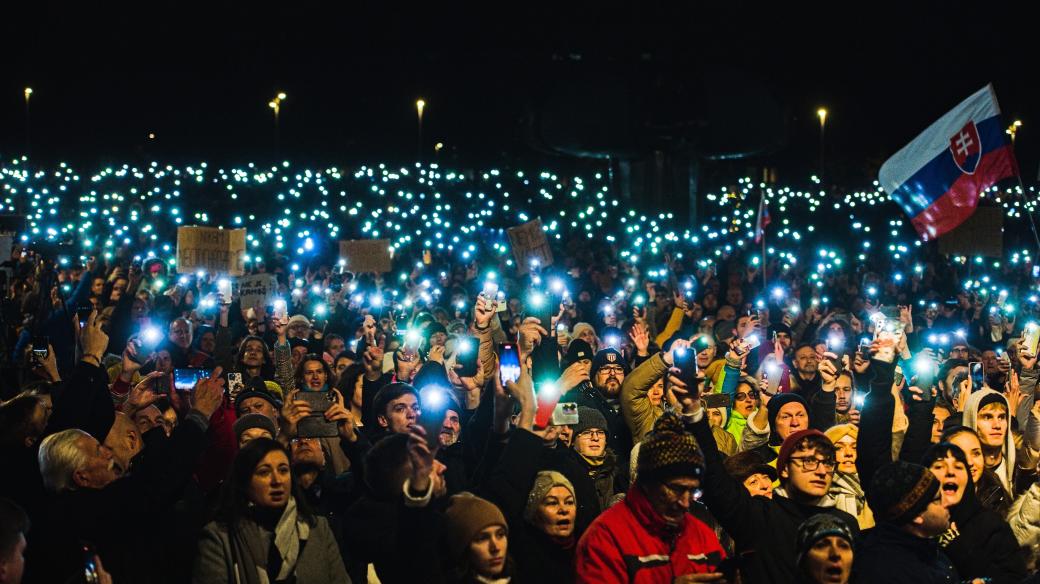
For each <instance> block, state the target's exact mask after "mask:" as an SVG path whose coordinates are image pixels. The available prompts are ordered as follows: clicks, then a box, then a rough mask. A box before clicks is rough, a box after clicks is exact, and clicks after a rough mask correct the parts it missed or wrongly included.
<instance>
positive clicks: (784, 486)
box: [680, 392, 859, 582]
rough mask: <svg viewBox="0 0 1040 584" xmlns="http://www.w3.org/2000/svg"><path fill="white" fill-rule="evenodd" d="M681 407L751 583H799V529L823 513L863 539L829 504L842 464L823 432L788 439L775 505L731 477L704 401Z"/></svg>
mask: <svg viewBox="0 0 1040 584" xmlns="http://www.w3.org/2000/svg"><path fill="white" fill-rule="evenodd" d="M680 403H681V405H682V411H683V417H684V420H685V421H686V426H687V428H688V429H689V430H690V431H691V432H692V433H693V435H694V437H695V438H696V439H697V443H698V444H700V445H701V447H702V448H703V450H704V458H705V465H706V471H705V474H704V481H703V482H704V484H703V488H704V502H705V503H706V504H707V506H708V510H709V511H711V513H712V515H714V516H715V518H716V519H717V520H718V522H719V524H720V525H722V527H723V528H724V529H725V530H726V532H727V533H728V534H729V535H730V537H732V538H733V541H734V542H735V543H736V549H737V552H738V553H740V554H741V555H742V556H744V557H745V560H744V562H743V565H742V568H741V571H742V573H743V576H744V581H745V582H794V581H796V580H798V569H797V566H796V565H795V556H796V555H797V554H796V551H797V550H796V549H795V541H796V535H797V532H798V526H799V525H800V524H801V523H802V522H803V521H805V520H806V519H808V518H809V517H811V516H813V515H816V514H817V513H828V514H831V515H834V516H836V517H837V518H838V519H840V520H842V521H844V522H845V524H846V525H848V526H849V529H850V530H851V531H852V533H854V534H857V535H858V533H859V526H858V524H857V521H856V519H855V518H854V517H852V516H851V515H849V514H848V513H846V512H844V511H840V510H838V509H836V508H834V506H833V502H831V501H830V500H829V498H828V490H829V489H830V486H831V481H832V480H833V477H834V469H835V467H836V466H837V461H836V458H835V449H834V444H832V443H831V441H830V439H828V438H827V436H826V435H824V434H823V433H822V432H820V431H819V430H814V429H802V430H798V431H796V432H793V433H791V434H790V435H788V436H787V437H786V438H785V439H784V441H783V444H781V446H780V451H779V453H778V456H777V460H776V469H777V474H778V475H779V477H780V487H779V488H777V489H776V490H775V491H774V492H773V497H772V498H771V499H769V498H766V497H762V496H752V495H751V494H750V493H749V492H748V490H747V489H746V488H745V487H744V485H743V484H741V483H740V482H738V481H737V480H736V479H734V478H733V477H732V476H731V475H730V474H729V473H727V472H726V468H725V466H724V464H723V460H722V455H721V454H720V453H719V450H718V447H717V446H716V445H715V441H714V440H713V439H712V434H711V428H710V427H709V426H708V420H707V416H705V415H704V408H703V406H702V404H701V400H700V395H698V394H696V393H695V392H690V393H689V394H686V395H684V396H682V397H681V398H680ZM803 409H804V408H803ZM803 428H804V426H803Z"/></svg>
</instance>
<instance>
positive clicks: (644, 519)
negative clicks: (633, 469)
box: [624, 485, 685, 542]
mask: <svg viewBox="0 0 1040 584" xmlns="http://www.w3.org/2000/svg"><path fill="white" fill-rule="evenodd" d="M624 504H625V505H627V506H628V508H629V510H631V511H632V515H634V516H635V518H636V521H638V522H639V524H640V525H642V526H643V527H644V528H645V529H646V530H647V531H648V532H650V534H651V535H653V536H654V537H656V538H658V539H660V540H662V541H667V542H671V541H674V540H675V538H677V537H678V536H679V534H681V533H682V530H683V527H684V526H685V522H683V524H680V525H671V524H670V523H668V522H666V521H665V520H664V518H663V517H661V515H660V514H659V513H658V512H657V511H654V507H653V505H651V504H650V500H649V499H647V498H646V494H645V493H644V492H643V489H641V488H640V487H639V486H638V485H632V487H631V488H629V489H628V494H627V495H626V496H625V501H624Z"/></svg>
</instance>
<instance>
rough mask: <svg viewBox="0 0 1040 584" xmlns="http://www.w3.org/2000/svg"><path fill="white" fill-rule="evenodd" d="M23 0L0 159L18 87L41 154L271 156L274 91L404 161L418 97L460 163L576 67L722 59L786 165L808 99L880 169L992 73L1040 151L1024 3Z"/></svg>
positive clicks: (583, 72)
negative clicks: (772, 131)
mask: <svg viewBox="0 0 1040 584" xmlns="http://www.w3.org/2000/svg"><path fill="white" fill-rule="evenodd" d="M23 4H29V6H21V7H20V8H16V9H13V10H15V12H13V13H11V14H10V15H9V17H6V18H5V21H4V23H3V25H2V26H3V27H4V28H3V33H4V34H3V37H2V39H0V46H2V49H3V53H2V54H3V55H4V61H5V62H6V65H5V67H4V74H3V76H2V78H3V81H0V128H3V131H2V132H0V152H3V153H4V154H5V155H9V154H12V153H14V152H16V151H20V150H21V149H22V147H23V146H24V144H25V129H24V128H25V111H24V100H23V98H22V89H23V88H24V87H25V86H26V85H31V86H32V87H33V88H34V94H33V97H32V101H31V131H32V148H33V152H34V154H35V155H37V156H38V157H41V158H43V159H50V160H53V159H64V160H72V161H83V162H93V161H98V160H101V161H121V160H125V159H127V157H134V156H136V155H141V156H158V157H160V158H164V159H171V160H191V159H194V160H199V159H217V160H229V161H233V162H240V161H245V160H265V159H271V158H273V156H274V131H273V121H272V112H271V110H270V109H269V108H268V107H267V102H268V100H269V99H270V98H271V97H272V96H273V95H274V94H275V93H276V92H277V91H278V90H282V91H285V92H286V93H288V96H289V97H288V100H287V101H286V103H285V104H284V107H283V110H282V120H281V122H282V124H281V138H282V139H281V149H282V155H283V156H289V157H294V158H298V159H305V158H309V159H313V160H319V161H335V160H342V161H362V160H368V161H374V160H381V159H396V158H407V157H408V156H410V155H412V154H413V153H414V152H415V148H416V127H415V126H416V120H415V117H416V116H415V106H414V101H415V98H416V97H418V96H422V97H424V98H425V99H426V100H427V101H428V102H429V106H428V109H427V111H426V117H425V133H426V137H427V140H426V141H427V142H428V143H432V142H433V141H434V140H437V139H442V140H444V142H445V143H447V144H448V145H449V146H450V147H451V148H452V149H453V150H454V152H455V155H456V156H457V157H458V159H460V160H478V159H479V160H488V159H492V160H493V159H495V158H496V157H497V158H503V157H509V156H519V157H521V158H525V157H526V158H531V159H536V160H545V159H546V157H545V156H543V155H542V154H538V153H535V152H534V150H532V149H531V148H530V147H529V145H528V144H527V142H526V141H525V140H524V132H523V130H522V124H521V122H522V121H523V120H524V119H525V116H526V115H527V114H528V113H529V112H530V111H532V110H534V111H537V109H538V107H537V104H538V102H539V96H543V95H544V93H545V92H546V91H549V88H551V87H559V86H560V85H561V83H563V81H561V80H565V79H566V78H567V76H568V75H570V74H574V75H575V76H576V77H577V78H582V79H586V80H587V79H590V78H591V79H595V78H596V77H597V76H600V75H607V76H610V77H612V78H620V79H622V80H625V79H627V80H629V81H631V82H632V83H636V84H638V83H642V82H643V80H645V79H652V80H653V81H652V83H653V84H657V85H661V86H663V87H665V88H666V90H667V88H669V87H681V88H683V89H682V91H678V92H675V93H676V94H677V95H680V96H689V95H697V94H699V93H700V92H707V91H713V92H721V93H722V94H724V93H725V91H726V89H725V88H720V87H706V86H705V85H704V83H703V82H702V81H692V80H693V79H699V78H700V77H699V74H700V73H701V72H703V71H704V70H706V69H708V68H713V67H725V68H729V69H734V70H738V71H741V72H743V73H746V75H747V76H748V78H749V79H754V80H755V81H756V82H760V83H761V84H762V86H763V87H765V88H767V89H768V93H769V96H770V98H771V99H774V100H775V101H776V102H778V103H779V104H780V105H781V107H782V108H783V110H784V112H785V120H784V121H785V123H786V124H787V128H788V135H787V140H786V142H787V145H786V146H785V147H784V148H782V149H779V150H778V151H776V152H774V153H772V154H770V155H769V156H766V157H762V158H760V159H757V160H759V161H763V162H766V163H771V164H776V165H779V166H780V167H781V168H783V169H784V170H786V171H787V172H788V173H789V174H796V173H801V172H803V171H807V170H808V169H810V168H812V166H813V164H814V163H815V160H816V157H817V153H818V132H819V126H818V122H817V120H816V118H815V110H816V108H817V107H818V106H819V105H825V106H827V107H828V108H829V110H830V112H831V114H830V117H829V119H828V125H827V145H828V156H829V159H833V160H834V161H835V162H834V164H836V165H843V166H848V167H857V168H860V167H862V168H867V167H869V166H871V165H873V166H874V167H876V165H877V164H878V163H879V162H880V161H881V160H882V159H883V158H884V156H886V155H887V154H891V153H893V152H895V150H897V149H898V148H899V147H901V146H902V145H903V144H905V143H906V142H908V141H909V140H910V139H911V138H913V136H915V135H916V134H917V133H918V132H919V131H921V130H922V129H923V128H924V127H926V126H927V125H928V124H929V123H931V122H932V121H934V120H935V119H937V118H938V117H939V116H940V115H942V114H943V113H944V112H945V111H946V110H948V109H949V108H951V107H952V106H954V105H955V104H956V103H957V102H958V101H960V100H961V99H963V98H965V97H967V96H968V95H969V94H971V93H972V92H973V91H975V90H977V89H978V88H980V87H982V86H983V85H985V83H987V82H990V81H992V82H993V83H994V84H995V86H996V89H997V95H998V97H999V98H1000V101H1001V107H1002V109H1003V111H1004V113H1005V116H1006V118H1007V119H1008V120H1010V119H1013V118H1015V117H1020V118H1021V119H1022V120H1023V122H1024V124H1025V125H1024V127H1023V129H1022V130H1021V133H1020V134H1019V138H1020V139H1019V144H1018V146H1019V158H1020V162H1021V163H1022V166H1023V169H1024V173H1025V175H1026V176H1027V179H1028V178H1031V177H1035V175H1036V168H1037V160H1038V158H1040V117H1038V116H1036V115H1035V114H1036V113H1037V105H1036V103H1037V97H1038V96H1037V91H1036V86H1037V84H1036V82H1035V81H1033V79H1035V78H1036V75H1037V59H1036V55H1037V54H1038V51H1037V49H1036V45H1035V39H1034V38H1033V37H1034V35H1032V34H1031V32H1030V31H1029V30H1028V29H1029V24H1028V21H1027V19H1026V15H1025V14H1017V15H1016V13H1015V10H1017V9H1011V8H1002V7H1001V6H1000V5H999V4H998V3H993V2H989V3H977V4H964V5H957V6H954V5H953V4H952V3H939V2H929V3H913V2H903V3H899V4H894V3H893V4H891V5H885V4H882V3H859V4H850V3H838V2H831V3H828V4H824V5H821V6H820V7H804V8H798V9H793V8H791V7H790V6H789V5H791V4H794V3H788V2H771V3H768V5H764V6H760V5H758V4H752V3H746V2H727V3H718V4H725V5H726V6H724V7H714V8H711V9H706V8H704V7H702V6H698V5H704V4H708V3H705V2H684V3H681V4H683V5H684V7H682V8H675V7H671V6H670V5H669V4H662V5H660V6H669V7H668V8H655V7H654V6H658V5H654V4H651V3H645V2H642V3H638V4H610V3H604V2H599V3H587V4H582V5H578V4H576V3H569V2H558V3H556V4H557V5H556V6H554V5H552V4H546V5H541V6H540V5H538V4H534V3H485V4H484V5H483V6H482V7H478V8H473V9H470V10H464V9H462V8H459V7H456V8H450V9H449V8H446V7H447V6H449V5H455V3H447V2H437V3H433V2H431V3H427V6H425V7H424V8H414V7H409V6H406V5H395V6H394V7H388V6H387V4H388V3H359V2H340V3H337V6H338V7H336V8H330V7H328V6H325V5H319V4H304V3H293V2H285V3H283V4H274V5H267V4H261V3H236V5H235V6H234V7H216V6H215V5H216V4H217V3H215V2H214V3H211V4H209V5H202V4H200V5H191V4H189V3H169V4H167V5H165V7H163V8H161V9H158V10H157V9H156V8H155V7H154V6H152V3H140V4H138V5H135V7H131V8H121V7H117V6H116V5H114V4H108V3H105V4H104V6H106V7H105V8H99V6H101V5H102V3H95V2H90V3H88V2H84V3H79V4H80V6H78V7H75V8H69V7H65V6H62V7H59V6H57V5H49V4H47V3H44V2H36V3H23ZM141 4H148V5H149V8H148V9H147V10H145V9H143V8H141ZM563 4H566V5H567V7H564V8H561V7H560V6H559V5H563ZM670 4H680V3H679V2H675V3H670ZM5 10H9V9H8V8H5ZM19 11H20V12H19ZM708 85H710V84H708ZM680 101H681V100H680ZM694 103H696V100H691V104H694ZM671 105H672V107H675V106H676V104H675V103H672V104H671ZM678 105H680V106H681V105H682V103H680V104H678ZM648 107H651V108H652V107H654V106H653V105H651V106H648ZM696 107H697V106H696V105H691V109H696ZM608 118H609V116H608ZM713 121H714V122H715V123H717V124H724V125H727V126H730V125H731V126H732V128H733V131H735V132H742V131H746V130H747V128H742V127H741V120H713ZM613 123H615V121H614V120H611V119H605V120H604V125H605V126H607V127H609V126H610V125H611V124H613ZM149 132H155V133H156V136H157V139H156V140H155V141H153V142H151V143H149V141H148V140H147V134H148V133H149ZM1034 136H1036V137H1035V138H1034ZM868 174H869V173H866V172H863V175H864V176H867V175H868ZM864 186H865V185H864Z"/></svg>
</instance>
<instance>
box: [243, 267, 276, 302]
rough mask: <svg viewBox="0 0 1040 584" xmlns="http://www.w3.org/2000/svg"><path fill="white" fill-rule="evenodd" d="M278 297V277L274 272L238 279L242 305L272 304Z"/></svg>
mask: <svg viewBox="0 0 1040 584" xmlns="http://www.w3.org/2000/svg"><path fill="white" fill-rule="evenodd" d="M277 297H278V278H276V277H275V275H274V274H256V275H255V276H242V277H241V278H239V279H238V298H239V300H241V302H242V306H243V307H246V308H252V307H254V306H256V305H257V304H259V305H260V306H271V304H272V303H273V302H274V299H275V298H277Z"/></svg>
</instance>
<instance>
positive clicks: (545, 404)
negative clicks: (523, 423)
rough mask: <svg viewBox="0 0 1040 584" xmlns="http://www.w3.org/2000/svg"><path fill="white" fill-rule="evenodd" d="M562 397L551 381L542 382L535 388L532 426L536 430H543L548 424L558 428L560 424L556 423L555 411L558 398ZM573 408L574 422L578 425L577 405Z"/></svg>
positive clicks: (558, 404)
mask: <svg viewBox="0 0 1040 584" xmlns="http://www.w3.org/2000/svg"><path fill="white" fill-rule="evenodd" d="M561 397H563V393H562V392H561V391H560V389H559V388H558V387H556V384H555V383H554V382H552V381H543V382H541V383H539V384H537V385H536V386H535V401H536V402H537V406H538V408H537V409H536V410H535V413H534V425H535V427H536V428H545V427H546V426H548V425H549V424H553V425H555V426H560V425H562V424H560V423H558V422H557V410H558V409H559V407H558V406H560V405H564V404H560V403H559V402H560V398H561ZM572 405H573V406H574V408H573V413H574V422H568V423H574V424H577V423H578V405H577V404H572Z"/></svg>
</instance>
